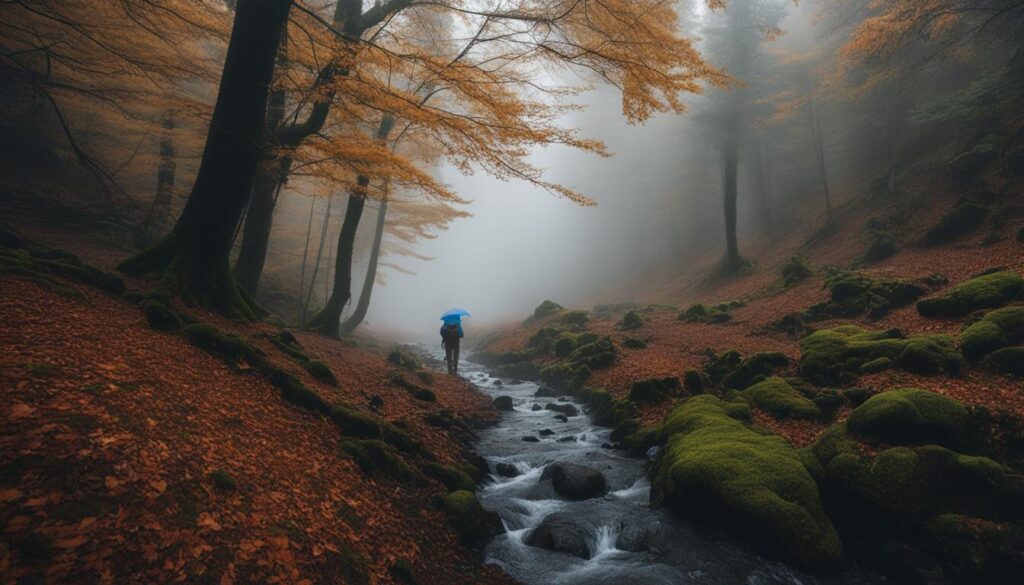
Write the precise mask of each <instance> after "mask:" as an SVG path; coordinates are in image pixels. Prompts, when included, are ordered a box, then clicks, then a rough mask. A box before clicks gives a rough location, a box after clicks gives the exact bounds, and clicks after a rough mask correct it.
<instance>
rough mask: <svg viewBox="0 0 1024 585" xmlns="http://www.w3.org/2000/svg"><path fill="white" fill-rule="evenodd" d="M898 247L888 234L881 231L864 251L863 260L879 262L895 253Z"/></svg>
mask: <svg viewBox="0 0 1024 585" xmlns="http://www.w3.org/2000/svg"><path fill="white" fill-rule="evenodd" d="M897 251H898V248H897V247H896V241H895V240H893V239H892V237H891V236H890V235H889V234H885V233H881V234H878V235H877V236H875V238H874V239H873V240H872V241H871V245H870V246H868V249H867V251H865V252H864V260H866V261H868V262H881V261H882V260H885V259H886V258H889V257H891V256H893V255H895V254H896V252H897Z"/></svg>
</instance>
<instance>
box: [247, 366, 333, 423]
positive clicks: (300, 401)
mask: <svg viewBox="0 0 1024 585" xmlns="http://www.w3.org/2000/svg"><path fill="white" fill-rule="evenodd" d="M263 375H264V376H266V377H267V380H268V381H269V382H270V383H271V384H273V385H274V386H275V387H276V388H277V389H278V390H280V391H281V397H282V398H284V399H285V400H286V401H288V402H291V403H292V404H295V405H297V406H301V407H302V408H307V409H309V410H314V411H317V412H320V413H324V414H327V413H328V412H329V411H330V406H328V405H327V403H326V402H324V399H323V398H322V397H321V396H320V395H319V394H317V393H316V392H314V391H313V390H311V389H310V388H309V387H308V386H306V385H305V384H303V383H302V381H301V380H299V379H298V378H296V377H295V376H293V375H291V374H290V373H288V372H286V371H284V370H282V369H279V368H275V367H266V368H264V369H263Z"/></svg>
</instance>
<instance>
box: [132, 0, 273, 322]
mask: <svg viewBox="0 0 1024 585" xmlns="http://www.w3.org/2000/svg"><path fill="white" fill-rule="evenodd" d="M291 6H292V2H291V0H239V2H238V5H237V9H236V11H235V19H234V25H233V27H232V31H231V40H230V42H229V44H228V50H227V56H226V57H225V61H224V72H223V75H222V76H221V82H220V91H219V93H218V95H217V102H216V105H215V106H214V110H213V117H212V119H211V121H210V130H209V134H208V135H207V138H206V147H205V149H204V151H203V158H202V162H201V163H200V167H199V174H198V175H197V176H196V181H195V185H194V186H193V188H192V194H191V196H190V197H189V200H188V203H187V204H186V205H185V209H184V211H183V212H182V214H181V217H179V219H178V222H177V224H175V226H174V229H173V230H171V233H170V234H168V235H167V236H166V237H165V238H164V239H163V240H162V241H161V242H160V243H159V244H157V245H156V246H154V247H152V248H150V249H149V250H146V251H145V252H143V253H141V254H139V255H137V256H135V257H132V258H129V259H127V260H125V261H124V262H122V263H121V265H120V266H119V269H120V270H121V271H123V272H125V273H126V274H132V275H146V274H154V275H159V276H160V277H161V286H163V287H166V288H168V289H170V290H171V291H173V292H174V293H176V294H178V295H180V296H181V297H182V298H183V299H185V300H186V301H190V302H196V303H199V304H201V305H205V306H210V307H214V308H216V309H219V310H221V311H224V312H226V313H228V314H230V315H233V316H235V317H238V318H243V319H255V318H257V317H258V316H259V314H260V309H259V308H258V307H257V306H256V305H255V303H253V302H252V301H251V300H250V299H249V298H248V297H247V295H245V294H244V293H243V292H242V291H240V289H239V288H238V286H237V285H236V283H235V279H234V276H233V275H232V273H231V269H230V266H229V258H228V255H229V253H230V251H231V239H232V235H233V233H234V230H235V226H236V225H237V224H238V220H239V218H240V216H241V214H242V211H243V209H244V208H245V205H246V202H247V201H248V199H249V193H250V190H251V189H252V184H253V178H254V176H255V174H256V169H257V166H258V164H259V161H260V157H261V154H262V152H263V144H262V141H263V138H264V136H263V130H264V127H265V123H266V110H267V96H268V93H269V90H270V82H271V78H272V76H273V72H274V60H275V58H276V55H277V52H278V46H279V43H280V39H281V34H282V31H283V30H284V27H285V24H286V23H287V21H288V14H289V11H290V10H291Z"/></svg>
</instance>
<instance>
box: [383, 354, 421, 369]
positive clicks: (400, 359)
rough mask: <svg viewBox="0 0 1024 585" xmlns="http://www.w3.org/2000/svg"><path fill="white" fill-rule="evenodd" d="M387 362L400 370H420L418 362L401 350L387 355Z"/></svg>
mask: <svg viewBox="0 0 1024 585" xmlns="http://www.w3.org/2000/svg"><path fill="white" fill-rule="evenodd" d="M388 361H389V362H390V363H392V364H395V365H396V366H398V367H400V368H405V369H407V370H418V369H420V362H419V360H417V359H416V358H415V357H413V356H412V355H411V354H409V353H408V352H406V351H402V350H401V349H393V350H391V353H389V354H388Z"/></svg>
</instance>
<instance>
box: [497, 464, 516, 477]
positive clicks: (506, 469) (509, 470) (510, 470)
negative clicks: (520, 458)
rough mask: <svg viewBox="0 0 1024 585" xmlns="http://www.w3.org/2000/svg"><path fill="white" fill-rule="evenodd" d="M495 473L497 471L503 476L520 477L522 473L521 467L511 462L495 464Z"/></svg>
mask: <svg viewBox="0 0 1024 585" xmlns="http://www.w3.org/2000/svg"><path fill="white" fill-rule="evenodd" d="M494 473H497V474H498V475H499V476H501V477H518V476H520V475H521V473H520V471H519V468H518V467H516V466H515V465H512V464H511V463H497V464H495V465H494Z"/></svg>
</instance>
